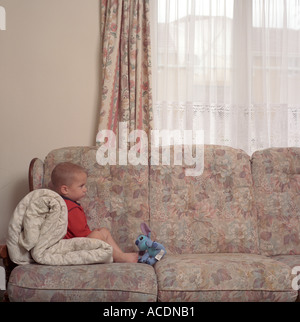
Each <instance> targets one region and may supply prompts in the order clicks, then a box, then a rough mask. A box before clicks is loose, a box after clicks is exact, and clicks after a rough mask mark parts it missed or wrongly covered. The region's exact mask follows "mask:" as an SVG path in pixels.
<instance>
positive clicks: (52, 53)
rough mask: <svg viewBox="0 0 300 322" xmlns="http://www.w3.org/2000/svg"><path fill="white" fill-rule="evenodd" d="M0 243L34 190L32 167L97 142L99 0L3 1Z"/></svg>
mask: <svg viewBox="0 0 300 322" xmlns="http://www.w3.org/2000/svg"><path fill="white" fill-rule="evenodd" d="M0 6H2V7H3V8H5V11H6V30H5V31H3V30H2V31H0V112H1V114H0V115H1V116H0V151H1V152H0V207H1V208H0V209H1V210H0V243H3V242H5V239H6V237H7V226H8V222H9V218H10V216H11V215H12V213H13V211H14V209H15V207H16V205H17V204H18V202H19V201H20V200H21V199H22V198H23V197H24V196H25V195H26V194H27V193H28V191H29V190H28V180H27V175H28V166H29V163H30V161H31V159H32V158H34V157H39V158H41V159H44V158H45V156H46V155H47V153H48V152H49V151H50V150H52V149H55V148H59V147H63V146H72V145H94V144H95V137H96V132H97V119H98V105H99V87H100V79H99V77H100V76H99V70H100V54H99V52H100V20H99V19H100V0H88V1H87V0H26V1H24V0H0Z"/></svg>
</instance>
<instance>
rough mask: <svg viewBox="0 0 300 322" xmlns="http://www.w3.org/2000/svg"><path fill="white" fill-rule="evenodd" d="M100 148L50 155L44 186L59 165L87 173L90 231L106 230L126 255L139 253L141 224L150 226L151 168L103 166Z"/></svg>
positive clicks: (86, 205) (69, 149)
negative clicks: (73, 165) (98, 156)
mask: <svg viewBox="0 0 300 322" xmlns="http://www.w3.org/2000/svg"><path fill="white" fill-rule="evenodd" d="M96 152H97V147H67V148H61V149H57V150H54V151H51V152H50V153H49V154H48V155H47V157H46V159H45V161H44V178H43V179H44V180H43V186H44V187H46V188H47V187H50V186H49V183H50V181H51V173H52V170H53V169H54V167H55V166H56V165H57V164H58V163H60V162H65V161H68V162H73V163H76V164H79V165H81V166H83V167H84V168H85V169H86V170H87V172H88V179H87V194H86V196H85V197H84V198H83V199H81V200H80V204H81V205H82V207H83V209H84V210H85V213H86V216H87V221H88V224H89V227H90V229H95V228H100V227H107V228H108V229H109V230H110V231H111V233H112V235H113V237H114V238H115V240H116V241H117V243H118V244H119V245H120V247H121V249H122V250H123V251H136V250H137V248H136V246H135V244H134V242H135V239H136V238H137V236H138V235H139V234H140V233H141V231H140V224H141V223H142V222H146V223H148V224H149V205H148V199H149V196H148V166H132V165H128V166H118V165H116V166H109V165H106V166H100V165H99V164H98V163H97V161H96Z"/></svg>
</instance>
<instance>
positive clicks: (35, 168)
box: [28, 158, 44, 191]
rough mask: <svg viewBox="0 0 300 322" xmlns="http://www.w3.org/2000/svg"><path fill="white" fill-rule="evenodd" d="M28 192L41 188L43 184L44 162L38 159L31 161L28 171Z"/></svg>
mask: <svg viewBox="0 0 300 322" xmlns="http://www.w3.org/2000/svg"><path fill="white" fill-rule="evenodd" d="M28 182H29V190H30V191H33V190H36V189H41V188H43V184H44V162H43V161H42V160H40V159H39V158H34V159H32V160H31V162H30V165H29V171H28Z"/></svg>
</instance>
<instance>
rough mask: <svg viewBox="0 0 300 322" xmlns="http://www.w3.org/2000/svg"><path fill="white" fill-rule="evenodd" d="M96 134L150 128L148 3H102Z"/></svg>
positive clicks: (132, 0) (113, 0)
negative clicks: (124, 126)
mask: <svg viewBox="0 0 300 322" xmlns="http://www.w3.org/2000/svg"><path fill="white" fill-rule="evenodd" d="M101 43H102V68H103V70H102V77H103V83H102V90H101V98H102V100H101V107H100V118H99V131H100V130H112V131H113V132H114V133H115V134H118V128H119V122H126V124H127V129H128V131H129V132H131V131H133V130H144V131H145V132H146V133H148V132H149V131H150V129H151V128H152V118H153V116H152V114H153V113H152V93H151V47H150V25H149V0H122V1H117V0H102V2H101Z"/></svg>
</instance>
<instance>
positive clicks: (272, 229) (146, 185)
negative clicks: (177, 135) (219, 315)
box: [7, 145, 300, 302]
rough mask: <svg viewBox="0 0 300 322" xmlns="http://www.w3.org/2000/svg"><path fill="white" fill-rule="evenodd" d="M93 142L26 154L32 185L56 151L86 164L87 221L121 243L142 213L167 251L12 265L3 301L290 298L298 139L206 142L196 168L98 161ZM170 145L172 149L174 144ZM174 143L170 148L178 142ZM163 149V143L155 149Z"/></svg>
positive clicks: (296, 239)
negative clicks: (268, 144) (145, 260)
mask: <svg viewBox="0 0 300 322" xmlns="http://www.w3.org/2000/svg"><path fill="white" fill-rule="evenodd" d="M97 149H98V147H96V146H94V147H66V148H60V149H56V150H53V151H51V152H50V153H49V154H48V155H47V156H46V158H45V160H44V161H42V160H40V159H38V158H35V159H33V160H32V162H31V164H30V170H29V184H30V189H31V190H35V189H40V188H49V187H50V176H51V172H52V169H53V168H54V166H55V165H56V164H58V163H60V162H63V161H71V162H74V163H77V164H80V165H82V166H83V167H84V168H86V169H87V171H88V181H87V188H88V192H87V195H86V196H85V197H84V199H82V200H81V205H82V206H83V208H84V209H85V210H86V215H87V220H88V224H89V226H90V228H91V229H94V228H97V227H107V228H108V229H109V230H110V231H111V233H112V235H113V237H114V239H115V240H116V241H117V243H118V244H119V245H120V247H121V248H122V249H123V250H124V251H126V252H133V251H138V250H137V247H136V245H135V239H136V238H137V236H138V235H139V234H140V233H141V232H140V224H141V223H142V222H145V223H147V225H148V226H149V227H151V230H152V232H153V233H155V235H156V240H157V241H158V242H160V243H162V244H163V245H164V246H165V248H166V250H167V254H166V255H165V256H164V257H163V259H161V260H160V261H158V262H157V263H156V264H155V265H154V266H150V265H147V264H139V263H136V264H132V263H107V264H92V265H71V266H70V265H69V266H53V265H40V264H36V263H32V264H28V265H19V266H16V267H15V268H13V270H12V272H11V274H10V276H9V279H8V284H7V293H8V297H9V300H10V301H58V302H62V301H88V302H91V301H97V302H99V301H103V302H125V301H128V302H135V301H138V302H141V301H145V302H157V301H159V302H169V301H177V302H178V301H180V302H198V301H201V302H202V301H210V302H215V301H227V302H241V301H255V302H256V301H272V302H273V301H281V302H284V301H289V302H294V301H297V298H298V283H297V282H298V275H297V273H298V270H299V271H300V267H299V266H300V148H269V149H265V150H261V151H256V152H255V153H254V154H253V155H252V156H251V157H250V156H249V155H248V154H246V153H245V152H244V151H242V150H240V149H234V148H231V147H226V146H217V145H205V146H204V169H203V173H202V174H201V175H198V176H187V175H186V172H185V170H186V169H187V168H190V167H191V166H190V165H189V166H186V165H184V164H183V165H180V166H179V165H172V162H171V163H170V165H164V164H163V163H162V162H160V164H158V165H152V164H151V160H150V159H149V162H148V164H147V165H141V164H139V165H130V164H128V165H108V164H107V165H103V166H102V165H99V164H98V163H97V161H96V154H97ZM174 151H175V149H174V147H171V149H170V155H171V158H172V155H173V154H174ZM176 151H177V152H178V149H176ZM159 153H160V154H162V150H160V152H159Z"/></svg>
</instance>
